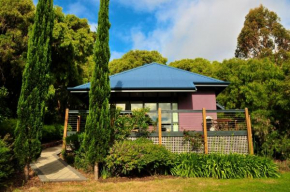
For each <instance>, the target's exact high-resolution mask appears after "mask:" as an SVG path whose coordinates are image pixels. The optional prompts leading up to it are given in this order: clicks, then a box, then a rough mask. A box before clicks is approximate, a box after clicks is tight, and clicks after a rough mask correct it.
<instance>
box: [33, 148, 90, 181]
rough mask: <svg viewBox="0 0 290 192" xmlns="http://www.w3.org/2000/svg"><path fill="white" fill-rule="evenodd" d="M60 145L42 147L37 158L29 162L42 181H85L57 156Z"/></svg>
mask: <svg viewBox="0 0 290 192" xmlns="http://www.w3.org/2000/svg"><path fill="white" fill-rule="evenodd" d="M60 152H61V145H60V146H57V147H51V148H47V149H44V150H43V151H42V153H41V156H40V157H39V158H38V160H37V161H36V162H35V163H33V164H31V168H32V169H33V170H34V171H35V172H36V174H37V175H38V177H39V178H40V180H41V181H42V182H64V181H86V180H87V179H86V178H85V177H84V176H82V175H81V174H80V173H79V172H78V171H76V170H75V169H74V168H72V167H71V166H69V165H68V164H67V163H66V162H65V161H63V160H62V159H60V158H59V157H58V154H59V153H60Z"/></svg>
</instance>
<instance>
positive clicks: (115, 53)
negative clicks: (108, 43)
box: [110, 51, 124, 60]
mask: <svg viewBox="0 0 290 192" xmlns="http://www.w3.org/2000/svg"><path fill="white" fill-rule="evenodd" d="M123 55H124V53H123V52H118V51H111V58H110V60H113V59H119V58H121V57H122V56H123Z"/></svg>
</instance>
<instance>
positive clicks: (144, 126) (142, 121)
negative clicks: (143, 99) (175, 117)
mask: <svg viewBox="0 0 290 192" xmlns="http://www.w3.org/2000/svg"><path fill="white" fill-rule="evenodd" d="M149 111H150V109H149V108H142V109H135V110H133V111H132V128H133V129H138V134H137V135H138V136H140V137H144V138H147V137H148V136H149V134H150V132H149V131H148V127H149V123H150V122H152V120H151V118H150V117H149V116H148V115H147V113H148V112H149Z"/></svg>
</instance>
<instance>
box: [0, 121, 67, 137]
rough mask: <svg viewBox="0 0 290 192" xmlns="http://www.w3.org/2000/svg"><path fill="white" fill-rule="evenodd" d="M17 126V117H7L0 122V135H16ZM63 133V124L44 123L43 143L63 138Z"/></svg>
mask: <svg viewBox="0 0 290 192" xmlns="http://www.w3.org/2000/svg"><path fill="white" fill-rule="evenodd" d="M16 126H17V119H6V120H4V121H3V122H2V123H1V124H0V136H2V137H4V136H5V135H6V134H9V135H11V136H12V137H14V130H15V128H16ZM62 135H63V125H59V124H54V125H44V126H43V130H42V139H41V141H42V142H43V143H48V142H50V141H56V140H61V139H62Z"/></svg>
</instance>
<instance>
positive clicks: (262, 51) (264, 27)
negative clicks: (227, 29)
mask: <svg viewBox="0 0 290 192" xmlns="http://www.w3.org/2000/svg"><path fill="white" fill-rule="evenodd" d="M279 22H280V18H279V17H278V16H277V14H276V13H275V12H273V11H270V10H268V9H267V8H266V7H264V6H263V5H260V7H257V8H255V9H251V10H250V12H249V13H248V15H247V16H246V20H245V23H244V27H243V29H242V31H241V33H240V34H239V37H238V45H237V49H236V57H239V58H262V57H268V56H272V55H273V56H274V58H275V62H277V63H280V62H281V60H283V59H286V58H287V55H286V52H287V51H289V49H290V47H289V42H290V35H289V31H287V30H286V29H285V28H284V27H283V26H282V25H281V24H280V23H279ZM273 53H274V54H273Z"/></svg>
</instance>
